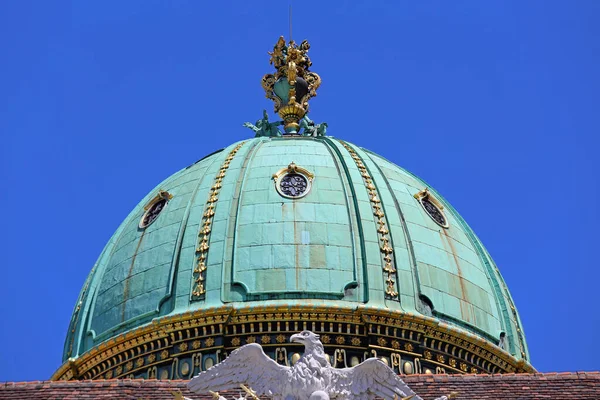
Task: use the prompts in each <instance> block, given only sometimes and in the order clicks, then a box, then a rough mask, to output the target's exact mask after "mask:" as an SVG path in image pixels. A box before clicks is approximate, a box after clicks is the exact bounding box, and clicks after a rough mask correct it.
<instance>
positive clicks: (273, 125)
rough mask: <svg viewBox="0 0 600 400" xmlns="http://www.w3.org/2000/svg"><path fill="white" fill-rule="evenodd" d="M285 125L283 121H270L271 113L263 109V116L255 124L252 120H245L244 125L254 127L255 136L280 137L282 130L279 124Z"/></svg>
mask: <svg viewBox="0 0 600 400" xmlns="http://www.w3.org/2000/svg"><path fill="white" fill-rule="evenodd" d="M281 125H283V121H275V122H269V115H268V114H267V110H263V118H262V119H259V120H258V121H256V123H255V124H251V123H250V122H244V124H243V126H244V127H246V128H250V129H252V130H253V131H254V132H256V135H255V137H260V136H267V137H280V136H281V131H280V130H279V128H278V126H281Z"/></svg>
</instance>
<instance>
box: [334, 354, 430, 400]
mask: <svg viewBox="0 0 600 400" xmlns="http://www.w3.org/2000/svg"><path fill="white" fill-rule="evenodd" d="M332 373H333V376H332V383H333V385H332V386H333V387H332V389H333V391H335V392H338V393H339V394H340V395H341V397H345V398H347V399H349V400H365V399H373V398H374V397H375V396H379V397H381V398H383V399H386V400H392V399H394V397H397V398H398V399H402V398H403V397H408V396H414V397H411V399H413V400H421V398H420V397H419V396H417V395H416V393H415V392H413V391H412V390H411V389H410V388H409V387H408V385H406V383H404V381H403V380H402V379H400V377H399V376H398V375H396V373H395V372H394V371H393V370H392V369H391V368H389V367H388V366H387V365H385V364H384V363H383V362H381V361H380V360H379V359H377V358H369V359H368V360H365V361H364V362H362V363H360V364H358V365H357V366H355V367H352V368H343V369H334V368H332Z"/></svg>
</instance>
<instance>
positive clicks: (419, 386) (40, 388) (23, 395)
mask: <svg viewBox="0 0 600 400" xmlns="http://www.w3.org/2000/svg"><path fill="white" fill-rule="evenodd" d="M403 379H404V380H405V381H406V383H408V384H409V385H410V386H411V387H412V388H413V389H414V390H415V391H416V392H417V393H418V394H419V395H420V396H421V397H423V398H424V399H425V400H430V399H433V398H435V397H438V396H441V395H448V394H449V393H451V392H458V397H457V399H465V400H467V399H469V400H475V399H477V400H483V399H488V400H500V399H510V400H538V399H540V400H541V399H554V398H572V399H577V400H598V399H600V373H599V372H564V373H547V374H540V373H536V374H518V375H515V374H506V375H411V376H404V377H403ZM186 383H187V381H183V380H173V381H157V380H135V379H122V380H98V381H70V382H49V381H32V382H6V383H4V384H0V400H17V399H31V400H76V399H77V400H88V399H100V400H103V399H120V400H139V399H144V400H171V399H173V395H172V394H171V393H172V392H174V391H181V392H182V393H183V394H184V395H185V396H188V397H191V398H193V399H197V400H212V397H211V396H210V395H208V396H200V395H195V394H192V393H190V392H189V391H187V389H186ZM222 394H223V395H224V396H225V397H226V398H227V399H232V398H233V397H236V398H237V397H239V392H237V391H233V392H232V391H230V392H227V393H226V392H223V393H222ZM265 400H267V399H266V398H265Z"/></svg>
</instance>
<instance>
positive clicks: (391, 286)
mask: <svg viewBox="0 0 600 400" xmlns="http://www.w3.org/2000/svg"><path fill="white" fill-rule="evenodd" d="M340 143H341V144H342V146H344V148H345V149H346V150H348V152H349V153H350V156H351V157H352V159H353V160H354V162H355V164H356V166H357V167H358V170H359V171H360V174H361V176H362V178H363V181H364V183H365V187H366V188H367V192H368V193H369V202H370V203H371V207H372V209H373V215H374V216H375V217H376V218H377V234H378V236H379V242H380V247H379V249H380V250H381V253H382V257H383V261H384V267H383V272H384V273H385V274H386V279H385V283H386V288H385V294H386V295H388V296H389V297H391V298H393V299H397V298H398V286H397V284H396V280H395V279H394V277H395V276H396V268H395V267H394V264H395V260H394V248H393V247H392V246H391V244H390V231H389V229H388V228H387V223H386V218H385V213H384V212H383V207H382V206H381V200H380V196H379V193H378V192H377V188H376V187H375V185H374V184H373V178H372V177H371V174H370V173H369V171H368V170H367V167H366V166H365V164H364V163H363V161H362V159H361V158H360V157H359V156H358V154H356V151H354V149H353V148H352V147H350V146H349V145H348V144H347V143H345V142H342V141H340Z"/></svg>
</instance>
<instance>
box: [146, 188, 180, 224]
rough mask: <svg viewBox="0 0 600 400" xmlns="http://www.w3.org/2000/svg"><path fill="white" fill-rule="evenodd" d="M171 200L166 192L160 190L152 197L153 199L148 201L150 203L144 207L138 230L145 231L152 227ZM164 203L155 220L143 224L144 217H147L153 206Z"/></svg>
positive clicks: (170, 195) (170, 196)
mask: <svg viewBox="0 0 600 400" xmlns="http://www.w3.org/2000/svg"><path fill="white" fill-rule="evenodd" d="M172 198H173V195H172V194H170V193H169V192H167V191H164V190H161V191H159V192H158V194H157V195H156V196H154V198H153V199H152V200H150V202H149V203H148V204H146V206H145V207H144V210H145V211H144V214H142V217H141V218H140V222H139V223H138V228H140V229H146V228H148V227H149V226H150V225H152V224H153V223H154V222H155V221H156V220H157V219H158V217H159V216H160V214H162V213H163V211H164V210H165V208H166V207H167V205H168V204H169V200H171V199H172ZM161 201H164V202H165V205H164V206H163V208H162V209H161V210H160V211H159V212H158V215H157V216H156V218H154V219H153V220H152V221H150V222H148V223H146V224H144V220H145V219H146V217H147V216H148V213H150V211H152V208H153V207H154V205H155V204H156V203H158V202H161Z"/></svg>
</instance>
